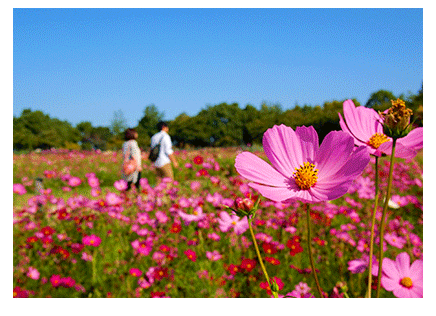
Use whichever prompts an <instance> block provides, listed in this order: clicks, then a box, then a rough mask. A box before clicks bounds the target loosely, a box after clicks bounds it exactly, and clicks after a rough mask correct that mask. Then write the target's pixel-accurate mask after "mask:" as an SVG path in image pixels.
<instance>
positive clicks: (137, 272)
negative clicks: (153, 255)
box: [129, 268, 142, 277]
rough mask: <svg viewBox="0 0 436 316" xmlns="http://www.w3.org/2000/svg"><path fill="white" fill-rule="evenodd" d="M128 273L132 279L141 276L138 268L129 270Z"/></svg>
mask: <svg viewBox="0 0 436 316" xmlns="http://www.w3.org/2000/svg"><path fill="white" fill-rule="evenodd" d="M129 273H130V274H131V275H133V276H134V277H140V276H141V275H142V271H141V270H139V269H138V268H131V269H130V270H129Z"/></svg>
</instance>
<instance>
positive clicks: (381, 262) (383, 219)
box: [377, 139, 397, 297]
mask: <svg viewBox="0 0 436 316" xmlns="http://www.w3.org/2000/svg"><path fill="white" fill-rule="evenodd" d="M396 142H397V140H396V139H394V140H393V141H392V153H391V162H390V163H391V164H390V166H389V177H388V188H387V191H386V197H385V205H384V207H383V215H382V219H381V226H380V252H379V258H378V280H377V297H380V285H381V278H382V264H383V242H384V232H385V226H386V213H387V210H388V203H389V199H390V198H391V188H392V175H393V171H394V154H395V145H396Z"/></svg>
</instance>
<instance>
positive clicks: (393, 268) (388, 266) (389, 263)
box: [382, 258, 400, 281]
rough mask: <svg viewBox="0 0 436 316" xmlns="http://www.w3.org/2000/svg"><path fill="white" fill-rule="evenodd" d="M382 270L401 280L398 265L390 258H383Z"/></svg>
mask: <svg viewBox="0 0 436 316" xmlns="http://www.w3.org/2000/svg"><path fill="white" fill-rule="evenodd" d="M382 272H383V273H384V274H385V275H386V276H387V277H388V278H390V279H393V280H398V281H399V280H400V276H399V272H398V268H397V265H396V264H395V262H394V261H393V260H391V259H389V258H383V264H382Z"/></svg>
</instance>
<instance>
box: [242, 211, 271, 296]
mask: <svg viewBox="0 0 436 316" xmlns="http://www.w3.org/2000/svg"><path fill="white" fill-rule="evenodd" d="M247 219H248V218H247ZM248 227H249V228H250V233H251V238H252V239H253V243H254V248H256V254H257V257H258V258H259V263H260V266H261V267H262V271H263V274H264V275H265V278H266V281H267V282H268V285H269V287H270V288H271V282H270V280H269V276H268V272H266V269H265V265H264V264H263V260H262V256H261V255H260V251H259V247H258V246H257V242H256V237H254V232H253V228H252V227H251V222H250V220H249V219H248ZM271 292H272V293H273V295H274V297H275V298H278V294H277V292H275V291H273V290H272V289H271Z"/></svg>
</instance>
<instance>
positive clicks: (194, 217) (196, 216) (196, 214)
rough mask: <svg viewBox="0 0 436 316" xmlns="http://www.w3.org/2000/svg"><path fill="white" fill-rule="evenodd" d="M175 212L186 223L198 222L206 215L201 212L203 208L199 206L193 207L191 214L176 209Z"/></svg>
mask: <svg viewBox="0 0 436 316" xmlns="http://www.w3.org/2000/svg"><path fill="white" fill-rule="evenodd" d="M177 213H178V214H179V216H180V217H181V218H182V219H183V220H184V221H185V222H186V223H187V224H189V223H190V222H198V221H199V220H201V219H203V218H204V217H205V216H206V214H204V213H203V208H202V207H201V206H197V207H195V208H194V210H193V211H192V214H186V213H184V212H182V211H178V212H177Z"/></svg>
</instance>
